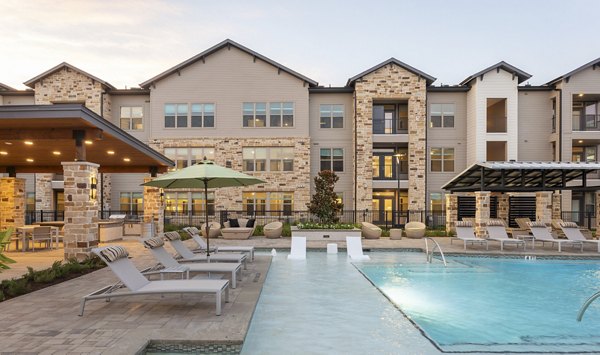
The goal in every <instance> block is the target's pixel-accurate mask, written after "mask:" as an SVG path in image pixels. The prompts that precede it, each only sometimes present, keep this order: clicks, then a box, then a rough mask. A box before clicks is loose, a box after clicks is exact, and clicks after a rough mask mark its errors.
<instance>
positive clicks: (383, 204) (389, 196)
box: [373, 192, 394, 225]
mask: <svg viewBox="0 0 600 355" xmlns="http://www.w3.org/2000/svg"><path fill="white" fill-rule="evenodd" d="M393 214H394V192H375V193H374V194H373V224H379V225H383V224H386V223H387V224H391V223H392V219H393Z"/></svg>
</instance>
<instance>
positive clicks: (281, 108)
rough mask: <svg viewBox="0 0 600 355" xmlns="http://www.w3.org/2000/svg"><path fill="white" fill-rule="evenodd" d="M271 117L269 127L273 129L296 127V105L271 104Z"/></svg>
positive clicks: (289, 103) (287, 103)
mask: <svg viewBox="0 0 600 355" xmlns="http://www.w3.org/2000/svg"><path fill="white" fill-rule="evenodd" d="M269 116H270V121H269V126H271V127H294V104H293V103H292V102H271V103H270V104H269Z"/></svg>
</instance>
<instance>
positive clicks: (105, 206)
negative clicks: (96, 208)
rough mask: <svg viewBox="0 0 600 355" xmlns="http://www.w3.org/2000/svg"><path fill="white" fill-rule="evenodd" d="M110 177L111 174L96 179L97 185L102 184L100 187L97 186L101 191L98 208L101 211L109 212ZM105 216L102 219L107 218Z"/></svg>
mask: <svg viewBox="0 0 600 355" xmlns="http://www.w3.org/2000/svg"><path fill="white" fill-rule="evenodd" d="M111 176H112V174H106V173H104V174H102V179H101V180H100V179H98V183H100V182H101V183H102V186H101V187H100V186H98V188H99V189H100V188H101V189H102V206H100V209H101V210H104V211H110V210H111V185H112V183H111ZM107 217H108V216H105V217H104V218H107Z"/></svg>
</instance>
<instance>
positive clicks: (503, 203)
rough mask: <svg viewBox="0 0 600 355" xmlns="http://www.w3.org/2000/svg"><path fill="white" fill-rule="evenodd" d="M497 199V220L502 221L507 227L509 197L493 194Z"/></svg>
mask: <svg viewBox="0 0 600 355" xmlns="http://www.w3.org/2000/svg"><path fill="white" fill-rule="evenodd" d="M493 195H494V196H496V197H497V198H498V210H497V212H498V218H500V219H502V220H503V221H504V222H506V224H507V225H508V212H509V210H510V197H509V196H508V195H507V194H503V193H497V194H493Z"/></svg>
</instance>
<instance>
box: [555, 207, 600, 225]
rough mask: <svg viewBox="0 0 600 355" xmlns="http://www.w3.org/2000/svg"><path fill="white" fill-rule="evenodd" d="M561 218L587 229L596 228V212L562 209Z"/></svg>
mask: <svg viewBox="0 0 600 355" xmlns="http://www.w3.org/2000/svg"><path fill="white" fill-rule="evenodd" d="M562 220H563V221H565V222H575V223H577V224H578V225H580V226H583V227H586V228H588V229H596V212H589V211H587V212H586V211H563V212H562Z"/></svg>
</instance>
